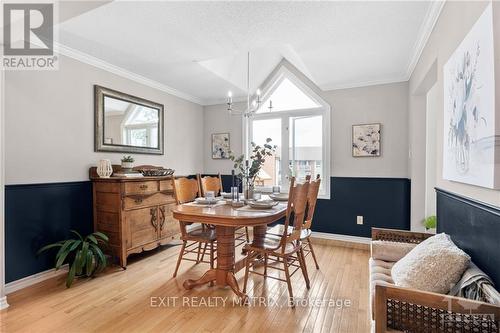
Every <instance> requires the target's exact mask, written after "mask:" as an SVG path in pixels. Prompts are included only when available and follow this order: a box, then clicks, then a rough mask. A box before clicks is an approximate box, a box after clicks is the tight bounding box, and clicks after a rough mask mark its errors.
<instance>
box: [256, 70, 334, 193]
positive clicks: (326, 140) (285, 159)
mask: <svg viewBox="0 0 500 333" xmlns="http://www.w3.org/2000/svg"><path fill="white" fill-rule="evenodd" d="M285 78H287V79H288V80H290V81H291V82H292V83H293V84H295V85H296V86H297V88H299V89H300V90H302V92H304V93H305V94H306V95H307V96H308V97H309V98H311V99H312V100H313V101H314V102H316V103H317V104H318V105H319V107H316V108H312V109H296V110H286V111H275V112H272V111H271V112H262V113H254V114H253V115H252V117H251V118H250V119H249V126H248V127H249V129H248V130H249V133H248V134H249V135H248V137H249V138H253V122H254V120H265V119H278V118H279V119H281V145H282V151H281V182H282V184H283V185H282V191H283V192H285V191H288V186H289V183H288V164H289V160H290V156H289V150H290V142H289V141H290V131H289V124H290V119H291V118H293V117H300V116H318V115H321V116H322V132H323V133H322V164H323V166H322V169H323V174H322V175H321V179H322V184H323V186H322V188H323V191H320V193H319V195H318V198H320V199H330V172H331V170H330V153H331V149H330V144H331V141H330V138H331V123H330V113H331V107H330V105H329V104H328V103H326V101H324V100H323V99H322V98H321V97H320V96H319V95H318V94H317V93H316V92H315V91H314V90H313V89H311V87H309V86H308V85H307V84H306V83H304V82H303V81H302V80H300V79H299V78H298V77H296V76H295V75H294V74H293V73H291V72H290V71H289V70H288V69H287V68H285V67H281V68H280V69H279V70H278V71H277V72H276V74H275V75H274V76H273V77H272V78H271V80H270V81H268V82H269V83H268V84H267V85H266V87H265V88H264V90H263V92H264V93H263V95H262V96H263V99H262V100H263V101H267V100H268V98H269V96H271V95H272V93H273V92H274V91H275V90H276V89H277V87H278V86H279V84H280V83H281V82H282V81H283V80H284V79H285ZM248 141H249V142H248V145H250V142H251V140H248ZM312 176H315V175H312Z"/></svg>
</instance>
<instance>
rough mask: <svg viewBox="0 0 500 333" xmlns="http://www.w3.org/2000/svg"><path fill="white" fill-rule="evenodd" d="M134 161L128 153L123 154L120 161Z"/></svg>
mask: <svg viewBox="0 0 500 333" xmlns="http://www.w3.org/2000/svg"><path fill="white" fill-rule="evenodd" d="M134 161H135V160H134V158H133V157H132V156H130V155H128V156H123V158H122V162H129V163H134Z"/></svg>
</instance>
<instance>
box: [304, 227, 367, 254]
mask: <svg viewBox="0 0 500 333" xmlns="http://www.w3.org/2000/svg"><path fill="white" fill-rule="evenodd" d="M311 237H312V238H314V239H315V240H316V241H317V242H318V243H320V244H321V243H323V244H329V245H335V246H345V247H351V248H356V249H366V250H368V249H369V248H370V241H371V238H368V237H358V236H349V235H340V234H330V233H326V232H317V231H313V232H312V234H311Z"/></svg>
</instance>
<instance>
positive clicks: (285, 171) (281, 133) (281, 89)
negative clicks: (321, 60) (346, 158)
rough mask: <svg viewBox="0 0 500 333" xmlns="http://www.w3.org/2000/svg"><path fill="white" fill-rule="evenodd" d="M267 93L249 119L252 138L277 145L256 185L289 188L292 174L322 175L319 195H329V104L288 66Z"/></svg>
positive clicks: (269, 187) (323, 196)
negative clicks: (290, 70) (270, 104)
mask: <svg viewBox="0 0 500 333" xmlns="http://www.w3.org/2000/svg"><path fill="white" fill-rule="evenodd" d="M264 96H265V98H264V101H265V102H264V103H262V106H261V107H260V109H259V110H258V111H257V112H256V113H255V114H254V115H253V117H252V118H250V123H249V131H250V139H251V141H253V142H255V143H257V144H262V143H263V142H265V140H266V138H271V139H272V142H271V143H272V144H275V145H277V146H278V148H277V150H276V153H275V154H274V156H271V157H268V158H267V159H266V162H265V163H264V167H263V168H262V170H261V172H260V173H259V175H258V176H257V179H256V184H255V186H256V187H260V188H261V190H263V191H269V190H271V188H272V186H276V185H278V186H281V188H282V191H287V190H288V186H289V182H288V180H289V177H291V176H294V177H295V178H296V179H298V181H303V180H304V179H305V177H306V176H307V175H311V176H313V177H315V176H316V175H317V174H319V175H320V176H321V178H322V180H323V181H322V184H321V188H320V197H321V198H329V196H330V192H329V190H330V170H329V167H330V155H329V153H330V148H329V142H330V106H329V105H328V104H327V103H326V102H324V101H323V100H322V99H321V98H320V97H319V96H317V95H316V94H315V93H314V92H313V91H312V90H311V89H310V88H309V87H308V86H306V85H305V84H304V83H302V82H301V81H299V80H298V79H297V78H296V77H295V76H293V74H291V73H290V72H289V71H288V70H286V69H285V68H282V69H281V71H279V72H278V74H277V78H276V79H275V80H273V81H272V84H271V88H269V90H268V91H267V94H266V93H265V94H264ZM271 101H272V106H273V107H272V108H271V109H269V103H270V102H271Z"/></svg>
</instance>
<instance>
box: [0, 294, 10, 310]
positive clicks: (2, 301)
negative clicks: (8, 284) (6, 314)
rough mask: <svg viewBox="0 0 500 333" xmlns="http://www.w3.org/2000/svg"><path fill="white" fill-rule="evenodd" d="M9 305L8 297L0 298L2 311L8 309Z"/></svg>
mask: <svg viewBox="0 0 500 333" xmlns="http://www.w3.org/2000/svg"><path fill="white" fill-rule="evenodd" d="M8 307H9V303H7V296H4V297H0V310H3V309H7V308H8Z"/></svg>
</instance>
